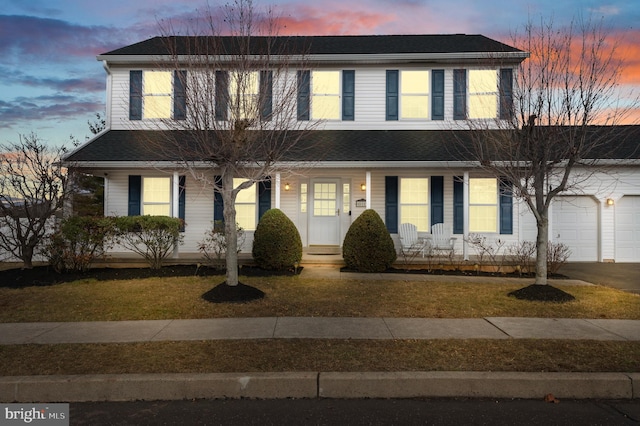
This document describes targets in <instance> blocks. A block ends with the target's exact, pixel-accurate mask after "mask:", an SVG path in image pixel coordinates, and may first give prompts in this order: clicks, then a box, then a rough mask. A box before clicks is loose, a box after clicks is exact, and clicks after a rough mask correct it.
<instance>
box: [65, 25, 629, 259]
mask: <svg viewBox="0 0 640 426" xmlns="http://www.w3.org/2000/svg"><path fill="white" fill-rule="evenodd" d="M294 39H295V41H296V43H297V42H300V43H299V44H300V45H305V46H307V51H306V52H305V55H306V58H307V65H306V66H305V68H304V69H297V68H296V66H295V61H292V62H291V69H290V73H291V76H292V78H296V79H297V82H298V89H297V90H298V96H297V97H295V102H296V103H297V105H296V110H297V117H295V119H296V120H304V121H309V122H311V123H313V122H317V123H318V126H316V127H315V128H314V130H313V131H312V132H311V134H310V135H309V137H308V138H307V140H308V141H309V143H310V144H311V145H310V146H312V147H313V148H312V149H311V150H310V151H306V154H305V155H307V156H308V155H309V154H310V152H311V155H313V153H315V154H317V158H316V159H317V161H315V162H314V163H313V167H311V168H305V169H301V170H299V171H295V170H294V171H289V172H287V173H276V174H275V175H273V176H271V177H270V181H268V182H262V183H260V184H258V185H254V186H252V187H251V188H249V189H245V190H243V191H242V192H241V193H240V195H239V196H238V199H237V204H236V208H237V212H238V223H239V225H240V226H242V228H244V229H245V231H246V233H247V236H248V238H247V240H246V242H245V246H244V247H243V251H245V252H247V251H249V252H250V251H251V241H252V238H251V237H252V231H253V230H255V228H256V225H257V223H258V220H259V218H260V216H261V214H262V213H264V211H266V210H267V209H269V208H271V207H275V208H279V209H281V210H282V211H283V212H284V213H285V214H286V215H287V216H288V217H289V218H290V219H291V220H292V221H293V222H294V223H295V224H296V226H297V228H298V230H299V232H300V235H301V237H302V241H303V245H304V247H306V250H308V251H309V252H313V251H314V250H315V251H316V252H318V251H319V252H331V251H332V250H334V251H335V252H339V249H340V246H341V244H342V241H343V239H344V236H345V234H346V232H347V230H348V228H349V226H350V224H351V223H352V222H353V220H354V219H355V218H356V217H357V216H358V215H359V214H360V213H361V212H362V211H364V210H365V209H368V208H372V209H375V210H376V211H377V212H378V213H379V215H380V216H381V217H382V219H383V220H384V221H385V223H386V226H387V228H388V230H389V232H390V233H391V234H392V236H393V237H394V239H395V241H396V242H397V241H398V240H397V233H398V226H399V224H401V223H405V222H410V223H413V224H415V225H417V227H418V230H419V232H421V233H428V232H429V231H430V228H431V225H432V224H435V223H439V222H443V223H446V224H448V225H450V226H451V227H452V230H453V233H454V234H455V235H456V236H457V237H458V238H457V239H456V247H455V250H456V252H457V253H459V254H465V255H469V254H471V255H472V254H473V253H471V252H470V249H469V247H467V245H466V243H465V237H466V236H468V235H469V234H481V235H486V236H487V237H488V238H489V239H498V238H499V239H501V240H502V241H506V242H508V243H509V242H518V241H524V240H529V241H534V240H535V235H536V226H535V220H534V219H533V216H532V215H531V213H530V212H528V208H527V207H526V205H525V204H524V203H521V202H519V201H518V200H515V199H514V198H513V197H512V195H511V192H510V186H509V184H508V183H507V182H506V181H504V180H502V179H500V178H495V177H491V176H488V175H486V174H483V173H482V172H481V171H480V169H479V168H477V167H474V165H473V163H472V162H470V161H469V160H470V159H469V158H464V156H463V155H462V153H461V152H460V151H459V150H456V149H455V142H456V141H460V140H464V139H465V138H468V137H469V134H468V132H470V131H471V130H468V129H467V127H466V126H465V125H464V122H465V121H466V120H476V119H477V120H495V119H501V118H507V116H508V114H509V113H510V110H509V107H508V106H509V105H510V104H511V99H510V97H511V96H512V87H513V84H514V78H515V73H516V71H517V68H518V65H519V64H520V62H522V61H523V60H525V59H526V58H527V53H526V52H523V51H521V50H519V49H516V48H514V47H511V46H508V45H505V44H503V43H500V42H498V41H495V40H492V39H489V38H487V37H484V36H481V35H463V34H455V35H400V36H317V37H299V38H296V37H293V38H292V37H288V38H287V40H288V41H289V42H291V40H294ZM296 43H294V44H296ZM175 45H180V43H175ZM177 53H178V54H180V53H181V52H177ZM188 53H189V52H182V54H184V55H187V54H188ZM167 55H168V52H167V51H166V44H164V43H161V42H160V39H159V38H152V39H149V40H146V41H142V42H140V43H137V44H133V45H130V46H126V47H123V48H121V49H117V50H114V51H111V52H107V53H105V54H102V55H99V56H98V60H100V61H102V62H103V64H104V68H105V70H106V72H107V100H106V105H107V111H106V118H107V129H106V130H105V131H104V132H102V133H100V134H99V135H96V137H94V138H93V139H92V140H90V141H88V142H87V143H86V144H84V145H83V146H81V147H80V148H78V149H77V150H75V151H74V152H72V153H71V154H70V155H68V156H67V157H66V159H65V160H66V161H67V163H68V164H70V165H72V166H73V167H77V168H81V169H82V170H83V171H85V172H88V173H92V174H94V175H97V176H103V177H104V178H105V214H106V215H137V214H152V215H153V214H162V215H169V216H174V217H181V218H183V219H184V220H185V222H186V224H187V226H186V228H185V231H184V237H185V238H184V241H185V244H184V245H183V246H181V247H180V248H179V250H180V252H181V253H187V254H191V253H192V254H197V247H198V242H199V241H201V240H202V238H203V235H204V232H205V231H206V230H207V229H209V228H210V227H211V224H212V221H213V220H218V219H222V217H221V214H222V209H221V202H220V197H218V196H217V194H215V193H214V191H213V190H211V188H207V187H205V186H203V185H202V184H201V183H200V182H198V181H196V180H194V179H192V178H191V176H189V175H187V174H185V173H184V172H182V171H180V170H179V169H178V168H176V167H175V163H174V160H176V158H166V156H165V157H163V156H162V155H161V154H160V153H156V154H153V153H150V151H149V150H148V149H145V146H144V144H145V141H148V140H149V137H153V135H150V133H153V132H158V131H161V130H158V129H157V128H156V127H154V126H150V125H149V124H150V123H153V122H154V120H157V119H159V118H163V119H166V118H170V119H175V120H180V119H184V117H185V115H186V114H190V111H189V110H188V108H184V107H183V105H182V104H181V102H183V99H184V91H185V90H189V87H185V84H183V83H179V82H181V81H182V78H180V71H174V72H168V71H161V69H162V64H161V59H159V58H163V57H165V58H166V57H167ZM308 64H311V66H309V65H308ZM220 72H221V73H224V72H230V70H228V69H227V70H220ZM231 72H233V71H232V70H231ZM221 75H222V74H221ZM268 75H269V74H268V70H267V73H264V74H260V82H259V83H256V85H260V87H263V85H264V84H269V85H272V84H277V83H276V82H274V81H272V79H270V78H263V77H264V76H268ZM293 76H295V77H293ZM220 81H221V82H222V81H228V79H221V80H220ZM178 83H179V84H178ZM293 101H294V100H293V99H292V102H293ZM217 109H218V107H217V106H216V110H217ZM217 115H218V111H216V119H224V111H223V112H222V113H221V114H220V116H219V117H218V116H217ZM142 136H144V137H142ZM635 158H637V154H636V157H635ZM305 159H306V160H308V159H309V158H305ZM625 164H626V166H625V167H624V168H621V169H620V174H619V175H618V176H617V177H611V176H609V175H606V174H598V175H594V176H593V177H592V178H591V180H590V181H589V182H585V185H584V188H583V191H582V192H581V193H579V194H567V195H566V196H562V197H558V199H557V200H556V201H555V202H554V203H553V206H552V209H551V225H550V238H551V239H552V240H553V241H560V242H563V243H565V244H567V245H568V246H569V248H570V249H571V250H572V257H571V260H574V261H604V260H615V261H640V215H639V214H638V213H637V212H638V211H640V174H639V170H638V167H637V166H638V164H637V161H627V163H625ZM212 174H213V175H215V171H213V172H212ZM211 178H212V179H215V176H211Z"/></svg>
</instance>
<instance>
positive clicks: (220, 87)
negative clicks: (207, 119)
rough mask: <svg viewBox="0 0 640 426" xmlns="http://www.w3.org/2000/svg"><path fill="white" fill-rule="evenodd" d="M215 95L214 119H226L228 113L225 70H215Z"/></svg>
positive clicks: (227, 83) (227, 75)
mask: <svg viewBox="0 0 640 426" xmlns="http://www.w3.org/2000/svg"><path fill="white" fill-rule="evenodd" d="M215 96H216V98H215V103H216V105H215V109H216V110H215V117H216V120H220V121H224V120H227V116H228V114H229V73H228V72H227V71H216V93H215Z"/></svg>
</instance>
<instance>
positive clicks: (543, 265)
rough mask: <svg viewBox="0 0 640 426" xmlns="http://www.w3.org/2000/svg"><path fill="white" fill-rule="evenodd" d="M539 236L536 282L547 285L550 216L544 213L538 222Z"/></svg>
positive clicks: (537, 241) (537, 239)
mask: <svg viewBox="0 0 640 426" xmlns="http://www.w3.org/2000/svg"><path fill="white" fill-rule="evenodd" d="M537 226H538V236H537V238H536V282H535V284H539V285H547V250H548V249H549V215H548V212H544V213H543V214H542V215H541V218H540V220H538V221H537Z"/></svg>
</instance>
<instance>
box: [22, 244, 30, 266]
mask: <svg viewBox="0 0 640 426" xmlns="http://www.w3.org/2000/svg"><path fill="white" fill-rule="evenodd" d="M21 258H22V269H33V247H30V246H27V247H23V248H22V256H21Z"/></svg>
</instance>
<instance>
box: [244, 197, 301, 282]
mask: <svg viewBox="0 0 640 426" xmlns="http://www.w3.org/2000/svg"><path fill="white" fill-rule="evenodd" d="M252 253H253V260H255V262H256V264H257V265H258V266H259V267H261V268H263V269H270V270H281V269H287V268H290V267H292V266H295V265H296V264H298V263H299V262H300V260H302V240H301V239H300V233H299V232H298V229H297V228H296V225H294V223H293V222H292V221H291V219H289V218H288V217H287V215H285V214H284V213H283V212H282V211H281V210H279V209H270V210H267V211H266V212H265V214H264V215H262V218H260V222H258V226H257V227H256V231H255V233H254V234H253V251H252Z"/></svg>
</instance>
